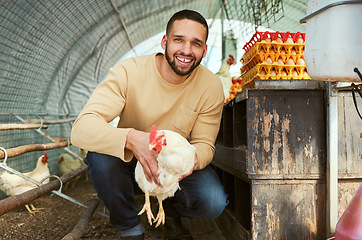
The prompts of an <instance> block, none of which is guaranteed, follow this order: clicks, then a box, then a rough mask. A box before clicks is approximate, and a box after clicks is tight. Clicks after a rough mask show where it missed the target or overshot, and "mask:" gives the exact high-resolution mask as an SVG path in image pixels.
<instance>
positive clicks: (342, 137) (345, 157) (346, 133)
mask: <svg viewBox="0 0 362 240" xmlns="http://www.w3.org/2000/svg"><path fill="white" fill-rule="evenodd" d="M356 101H357V105H358V106H362V99H361V98H356ZM360 137H361V119H360V118H359V116H358V114H357V112H356V109H355V106H354V103H353V98H352V95H351V93H350V92H340V93H338V177H339V178H340V179H341V178H343V179H344V178H361V177H362V171H361V169H362V161H361V160H360V159H361V149H362V141H361V138H360Z"/></svg>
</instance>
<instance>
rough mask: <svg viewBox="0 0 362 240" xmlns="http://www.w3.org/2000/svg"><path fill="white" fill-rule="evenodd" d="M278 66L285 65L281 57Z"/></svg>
mask: <svg viewBox="0 0 362 240" xmlns="http://www.w3.org/2000/svg"><path fill="white" fill-rule="evenodd" d="M278 64H280V65H284V62H283V59H282V58H281V57H279V58H278Z"/></svg>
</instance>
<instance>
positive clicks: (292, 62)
mask: <svg viewBox="0 0 362 240" xmlns="http://www.w3.org/2000/svg"><path fill="white" fill-rule="evenodd" d="M285 64H286V65H295V63H294V61H293V59H291V58H289V59H288V61H287V62H286V63H285Z"/></svg>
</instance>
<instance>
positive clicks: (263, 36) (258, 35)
mask: <svg viewBox="0 0 362 240" xmlns="http://www.w3.org/2000/svg"><path fill="white" fill-rule="evenodd" d="M278 38H280V39H281V40H282V41H283V43H284V42H286V40H287V39H288V38H292V39H293V41H294V42H296V41H297V40H298V39H299V38H302V39H303V42H305V33H301V32H296V33H291V32H278V31H277V32H268V31H265V32H259V31H256V32H255V33H254V35H253V36H252V37H251V39H250V40H249V42H247V43H246V44H245V45H244V46H243V49H244V51H245V52H248V51H249V50H250V49H251V48H252V47H253V46H254V45H255V44H256V43H258V42H262V41H264V42H266V41H267V39H268V40H269V41H276V40H277V39H278Z"/></svg>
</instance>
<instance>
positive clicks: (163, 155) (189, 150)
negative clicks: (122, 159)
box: [135, 125, 196, 227]
mask: <svg viewBox="0 0 362 240" xmlns="http://www.w3.org/2000/svg"><path fill="white" fill-rule="evenodd" d="M149 148H150V150H152V149H155V150H157V151H160V153H159V155H158V157H157V161H158V173H159V178H158V179H159V182H160V183H161V185H162V187H159V186H157V185H156V184H155V183H153V182H152V183H150V182H149V181H147V179H146V177H145V174H144V172H143V168H142V166H141V164H140V163H139V162H137V165H136V169H135V179H136V182H137V183H138V185H139V187H140V188H141V189H142V191H143V192H144V193H145V204H144V206H143V208H142V210H141V211H140V212H139V215H141V214H142V213H144V212H146V213H147V218H148V222H149V223H150V225H152V220H153V222H154V223H156V222H157V223H156V227H158V226H159V225H160V224H161V223H162V224H164V223H165V212H164V210H163V206H162V201H163V200H164V199H166V198H168V197H172V196H174V194H175V192H176V191H177V189H178V188H179V178H180V177H181V176H183V175H186V174H188V173H190V171H191V170H192V168H193V167H194V161H195V151H196V148H195V147H194V146H192V145H191V144H190V143H189V142H188V141H187V140H186V139H185V138H184V137H182V136H181V135H180V134H178V133H176V132H173V131H170V130H159V131H157V128H156V126H155V125H153V126H152V128H151V131H150V144H149ZM149 196H155V197H156V198H157V200H158V203H159V211H158V214H157V216H156V219H155V218H154V216H153V214H152V211H151V206H150V198H149Z"/></svg>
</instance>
